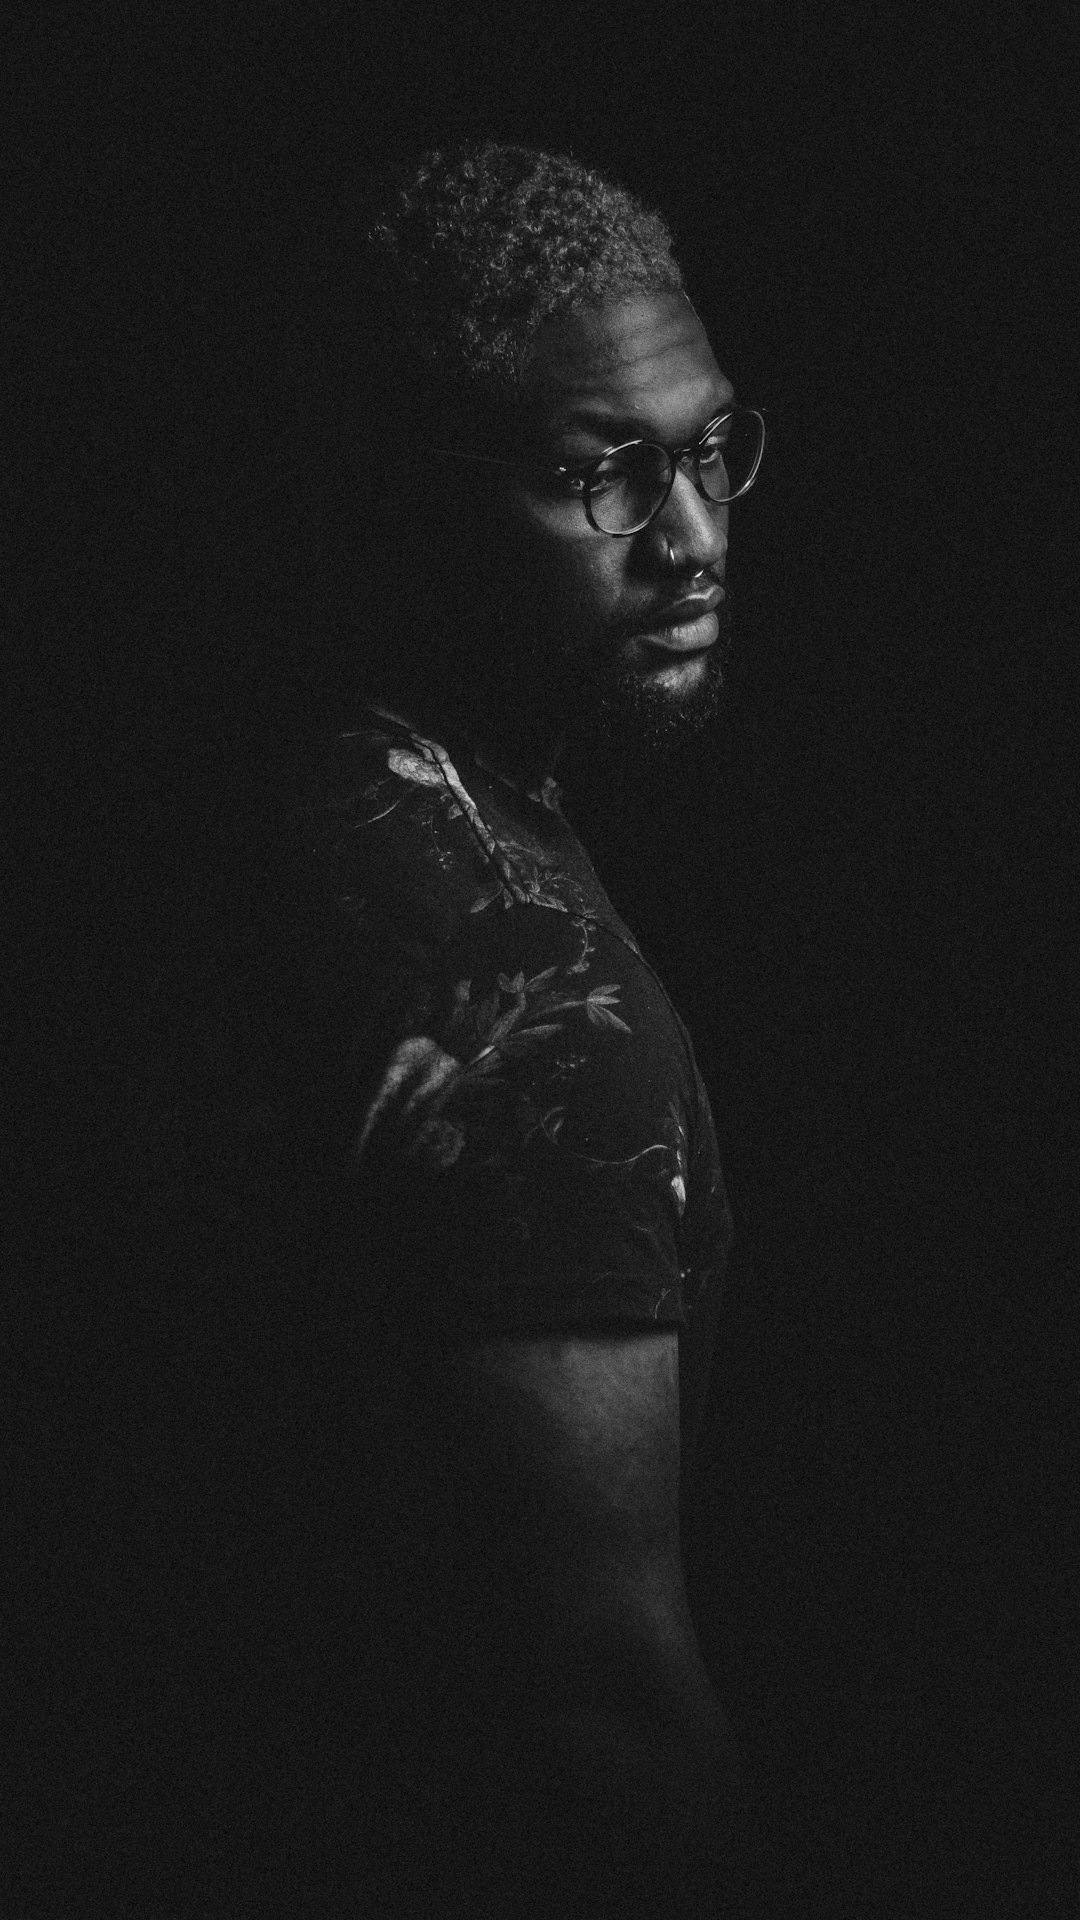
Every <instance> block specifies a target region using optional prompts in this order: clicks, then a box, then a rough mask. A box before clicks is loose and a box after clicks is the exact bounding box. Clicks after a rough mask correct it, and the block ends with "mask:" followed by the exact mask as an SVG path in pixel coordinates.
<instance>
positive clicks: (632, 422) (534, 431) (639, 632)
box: [485, 294, 734, 748]
mask: <svg viewBox="0 0 1080 1920" xmlns="http://www.w3.org/2000/svg"><path fill="white" fill-rule="evenodd" d="M530 394H531V396H532V398H531V404H530V407H529V410H528V417H527V421H526V433H527V440H528V448H529V451H530V454H533V453H534V454H535V456H536V457H537V458H538V459H539V460H541V461H543V462H544V463H548V462H550V464H551V465H552V466H564V465H565V466H569V467H571V468H578V467H581V466H583V465H585V464H586V463H588V462H589V461H591V460H595V459H597V458H598V457H599V456H600V455H601V454H602V453H604V452H605V451H606V450H607V449H608V448H610V447H612V446H615V445H617V444H619V443H621V442H623V441H626V440H633V439H654V440H658V441H660V442H662V443H664V444H665V445H668V446H675V447H682V446H686V445H687V444H688V443H689V442H690V441H692V440H693V439H694V438H695V437H696V436H697V435H698V434H699V433H700V432H701V430H702V428H703V427H704V426H705V425H706V424H707V423H708V422H709V421H710V420H711V419H712V418H713V417H714V416H715V415H716V414H717V413H720V412H722V411H723V409H724V407H725V406H727V405H728V404H729V403H730V402H731V401H732V400H733V398H734V390H733V388H732V386H731V384H730V382H729V381H728V380H726V379H725V378H724V375H723V374H722V373H721V372H720V369H719V367H718V366H717V364H716V361H715V359H714V357H713V352H712V349H711V347H710V345H709V342H708V339H707V338H706V335H705V331H704V328H703V327H702V325H701V322H700V320H699V319H698V317H697V315H696V314H695V312H694V310H693V308H692V306H691V305H690V303H689V301H688V300H687V299H686V298H685V297H684V296H683V295H682V294H660V295H656V294H652V295H646V294H639V295H634V296H632V297H629V298H624V299H620V300H616V301H612V302H611V303H610V304H608V305H605V306H602V307H600V308H594V309H583V310H581V311H580V312H578V313H576V314H574V315H572V316H571V317H570V318H568V319H565V320H560V321H558V322H553V323H551V324H550V325H549V326H548V327H547V328H546V329H544V330H543V332H542V333H541V335H540V337H539V340H538V343H537V346H536V349H535V352H534V357H533V360H532V362H531V384H530ZM498 489H499V496H498V497H499V510H498V514H497V516H496V521H497V525H496V529H495V531H496V535H497V538H496V545H495V550H494V552H493V554H492V559H493V563H494V573H493V579H492V580H491V581H489V582H487V583H485V586H486V590H487V591H491V590H492V587H494V591H495V592H496V593H497V594H498V593H500V592H501V593H502V594H504V595H505V599H504V601H503V605H502V607H501V608H498V607H497V608H496V609H495V611H496V614H497V624H498V627H499V629H500V631H501V633H502V634H503V636H504V640H503V644H505V645H507V646H510V647H513V648H515V649H517V648H522V649H527V650H528V652H527V657H522V656H519V657H518V659H517V661H516V663H515V678H516V679H517V684H518V686H519V688H520V690H521V693H522V696H523V697H527V698H528V699H530V700H538V701H540V702H541V703H542V704H543V706H544V708H545V710H546V712H547V713H548V714H549V715H550V716H551V718H552V720H553V721H554V722H555V723H556V726H557V728H558V729H560V730H561V731H562V732H563V733H564V734H566V735H568V736H569V737H571V738H572V737H573V736H574V735H580V734H584V735H585V737H588V736H589V735H590V734H595V732H596V731H597V729H599V730H601V731H602V732H603V733H605V734H607V735H608V736H614V737H620V736H622V737H627V736H628V737H630V738H631V739H633V740H634V741H636V742H637V743H638V744H640V745H642V746H645V747H651V748H659V747H663V746H664V745H666V744H669V743H670V742H672V741H674V740H677V739H679V738H680V737H683V736H684V735H685V734H686V733H688V732H692V731H696V730H697V728H698V727H700V726H701V725H702V724H703V723H704V721H705V720H706V719H707V718H708V717H709V716H710V715H711V714H712V713H713V711H714V710H715V707H716V704H717V700H718V695H719V691H720V686H721V682H722V658H723V655H724V652H725V640H726V631H727V608H726V605H725V601H724V596H723V588H722V582H723V578H724V565H725V555H726V552H727V534H728V508H727V507H726V506H720V505H717V504H715V503H714V502H712V501H710V500H707V499H705V498H703V497H702V495H701V494H700V493H699V492H698V491H697V489H696V487H695V485H694V481H693V479H692V477H691V476H690V474H688V473H686V472H684V471H682V470H681V469H680V471H679V472H678V473H677V475H676V478H675V483H674V486H673V488H672V491H671V493H670V495H669V496H668V499H667V501H666V502H665V505H664V507H663V508H662V510H661V512H660V513H659V514H658V515H657V517H656V519H655V520H653V521H652V522H651V524H650V525H649V526H647V527H645V528H643V529H642V530H641V531H640V532H639V533H635V534H631V535H629V536H628V537H625V538H621V539H620V538H615V537H613V536H612V535H610V534H606V533H600V532H597V531H596V529H595V528H594V527H592V526H590V524H589V521H588V519H587V518H586V514H585V511H584V508H583V506H582V502H581V498H580V496H579V495H574V494H573V493H572V492H569V491H568V490H567V489H566V487H565V484H564V483H563V482H561V481H559V480H554V481H551V482H549V481H548V480H546V479H545V477H544V476H543V475H535V476H534V475H533V474H532V473H517V472H511V471H510V470H506V472H505V473H504V474H502V475H500V479H499V482H498ZM684 603H689V604H684ZM518 676H520V677H518Z"/></svg>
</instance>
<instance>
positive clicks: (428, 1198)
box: [312, 709, 732, 1389]
mask: <svg viewBox="0 0 1080 1920" xmlns="http://www.w3.org/2000/svg"><path fill="white" fill-rule="evenodd" d="M312 824H313V829H314V841H315V845H316V848H317V852H318V855H319V858H320V861H321V863H322V870H323V872H324V874H325V881H326V889H327V898H328V899H330V900H332V903H333V914H334V916H335V920H336V940H337V943H338V961H337V968H338V976H339V981H340V991H341V993H342V1001H341V1008H342V1016H343V1019H344V1021H345V1023H346V1030H347V1032H348V1047H347V1054H348V1065H347V1072H346V1075H345V1081H346V1085H345V1090H344V1097H343V1107H342V1111H343V1114H344V1115H345V1116H347V1123H348V1126H349V1132H350V1138H349V1142H348V1149H347V1150H348V1156H349V1164H350V1172H349V1175H348V1182H347V1184H348V1188H349V1194H350V1196H351V1197H350V1198H349V1199H348V1200H347V1202H346V1205H345V1208H344V1214H343V1220H342V1225H341V1230H340V1241H339V1247H338V1257H339V1258H340V1259H341V1260H343V1261H344V1262H345V1263H346V1264H348V1262H349V1260H350V1258H353V1257H356V1258H360V1257H362V1256H367V1260H366V1265H367V1271H368V1273H369V1276H370V1284H371V1285H372V1286H373V1288H374V1292H375V1294H376V1296H377V1299H378V1311H379V1314H380V1316H381V1318H382V1322H383V1324H384V1326H385V1327H387V1328H388V1329H390V1330H392V1331H397V1332H398V1333H400V1334H402V1335H403V1336H404V1337H406V1338H409V1337H413V1336H416V1335H418V1334H419V1335H421V1336H422V1337H424V1338H430V1337H432V1336H441V1337H445V1338H454V1337H460V1336H462V1335H469V1334H472V1335H482V1334H484V1333H498V1332H506V1333H509V1332H529V1331H540V1330H543V1329H551V1330H559V1329H563V1330H566V1329H570V1328H574V1327H579V1326H585V1325H601V1324H605V1323H607V1324H613V1323H614V1324H618V1323H623V1324H627V1325H634V1324H638V1325H643V1326H644V1325H653V1326H674V1327H678V1328H679V1329H681V1330H682V1331H681V1337H680V1346H684V1345H685V1346H686V1347H687V1348H690V1347H701V1348H707V1347H709V1346H711V1329H712V1323H713V1319H714V1315H715V1305H716V1298H717V1295H718V1289H719V1284H720V1281H721V1277H722V1273H723V1269H724V1265H725V1261H726V1258H727V1255H728V1251H729V1247H730V1242H731V1237H732V1229H731V1220H730V1214H729V1211H728V1206H727V1201H726V1197H725V1194H724V1187H723V1180H722V1176H721V1171H720V1166H719V1161H718V1156H717V1148H716V1139H715V1134H714V1130H713V1124H712V1119H711V1116H710V1112H709V1106H708V1100H707V1097H706V1094H705V1090H704V1087H703V1085H702V1082H701V1079H700V1076H699V1074H698V1071H697V1068H696V1065H695V1062H694V1057H693V1052H692V1049H691V1046H690V1042H689V1039H688V1037H687V1035H686V1032H685V1029H684V1028H683V1026H682V1024H681V1022H680V1021H679V1019H678V1016H677V1014H676V1013H675V1011H674V1010H673V1008H672V1006H671V1004H670V1002H669V1000H668V998H667V996H666V994H665V992H664V990H663V988H662V986H661V985H660V983H659V981H658V980H657V979H656V977H655V975H654V974H653V972H652V970H651V968H650V967H649V965H648V964H647V962H646V960H645V959H644V958H643V956H642V954H641V952H640V950H639V948H638V946H637V943H636V942H635V940H634V938H633V936H632V935H631V933H630V932H629V931H628V929H627V928H626V927H625V926H624V925H623V923H622V921H621V920H620V919H619V917H618V915H617V914H616V913H615V911H614V909H613V908H612V906H611V904H610V902H609V901H608V899H607V898H606V896H605V894H604V892H603V890H602V888H601V886H600V883H599V881H598V879H597V877H596V875H595V873H594V872H593V869H592V867H591V865H590V863H589V861H588V858H587V856H586V854H585V852H584V850H583V848H582V847H581V845H580V842H579V841H578V840H577V839H576V837H575V835H574V834H573V832H572V830H571V828H570V827H569V825H568V823H567V821H566V820H565V818H564V816H563V815H562V813H561V811H560V809H559V802H558V793H557V790H556V788H555V786H554V782H553V781H551V780H548V781H546V782H545V783H544V784H543V785H542V786H540V787H537V788H533V789H532V790H525V788H524V787H523V786H519V785H517V784H516V783H514V782H511V781H510V780H508V779H506V778H505V777H504V776H501V775H500V774H499V773H497V772H496V771H495V769H494V768H492V767H491V766H487V765H485V764H484V763H483V762H482V761H481V760H480V759H478V758H477V757H476V756H475V755H474V754H473V753H471V752H470V750H469V749H468V747H467V746H466V745H465V744H464V743H459V742H457V741H455V742H454V743H453V751H452V752H451V750H450V748H449V747H448V746H446V745H444V744H442V743H441V742H440V741H436V740H433V739H429V738H426V737H425V736H424V735H422V734H420V733H419V732H417V731H416V730H415V729H414V728H413V727H412V726H411V725H410V724H409V723H408V722H406V721H405V720H402V719H400V718H398V717H397V716H394V715H391V714H389V713H387V712H385V711H383V710H381V709H376V710H373V711H371V712H370V713H369V714H368V716H367V717H366V722H365V724H364V726H363V727H361V728H359V729H357V730H356V731H353V732H349V733H347V734H345V735H343V736H341V737H340V738H339V739H338V740H337V742H336V743H335V747H334V753H333V760H332V764H331V766H330V768H329V770H328V772H327V775H326V777H325V779H324V780H323V782H322V783H321V785H320V789H319V792H318V794H317V797H316V801H315V806H314V812H313V816H312ZM372 1253H374V1255H375V1257H374V1259H371V1257H370V1256H371V1255H372ZM691 1330H695V1331H696V1332H697V1333H698V1335H699V1338H698V1340H697V1341H691V1339H690V1337H689V1336H690V1334H691ZM681 1358H682V1363H683V1372H684V1376H685V1381H686V1385H687V1386H689V1384H690V1382H691V1380H696V1384H697V1386H698V1388H699V1389H703V1387H704V1371H705V1362H706V1354H705V1352H704V1351H702V1352H701V1354H700V1356H698V1355H697V1354H695V1355H693V1356H692V1355H691V1353H690V1352H689V1351H688V1352H687V1353H686V1354H684V1355H682V1356H681ZM693 1358H699V1364H698V1365H697V1366H694V1365H693V1364H692V1359H693Z"/></svg>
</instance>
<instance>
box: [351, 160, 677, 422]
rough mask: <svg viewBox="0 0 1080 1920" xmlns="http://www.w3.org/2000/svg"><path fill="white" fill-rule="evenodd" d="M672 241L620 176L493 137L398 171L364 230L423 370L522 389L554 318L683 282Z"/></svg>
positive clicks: (382, 287)
mask: <svg viewBox="0 0 1080 1920" xmlns="http://www.w3.org/2000/svg"><path fill="white" fill-rule="evenodd" d="M672 246H673V243H672V236H671V233H670V232H669V230H668V227H667V226H666V224H665V222H664V221H663V219H662V218H661V216H660V215H659V214H658V213H654V212H653V211H651V209H649V208H648V207H646V206H645V205H643V203H642V202H641V201H640V200H638V199H636V198H635V196H634V195H633V194H631V193H629V192H628V191H627V190H626V189H625V188H624V187H621V186H618V185H616V184H615V183H614V182H612V181H609V180H606V179H604V178H603V177H602V176H601V175H600V174H598V173H596V172H594V171H593V170H592V169H591V168H588V167H585V166H582V165H581V164H580V163H579V162H578V161H576V160H572V159H569V158H567V157H564V156H561V155H555V154H549V153H541V152H539V151H537V150H536V149H534V148H531V147H522V146H501V145H498V144H497V143H496V142H494V141H490V140H489V141H485V142H483V143H482V144H479V145H465V146H458V147H454V148H452V149H450V150H448V151H442V150H437V151H435V152H433V153H429V154H427V155H425V157H424V158H423V159H422V160H421V161H420V162H419V163H418V164H414V166H413V167H412V168H411V170H410V171H409V172H408V174H407V175H405V176H404V177H400V176H399V180H398V183H397V186H396V189H395V190H394V191H393V193H392V194H391V196H390V197H389V198H388V200H387V202H386V204H385V206H384V209H383V211H382V212H381V214H380V215H379V216H378V217H377V219H376V220H375V222H374V224H373V226H372V228H371V230H370V233H369V236H368V271H369V275H370V278H369V280H368V295H369V298H371V297H372V296H374V299H375V301H376V303H377V305H378V306H379V307H381V309H382V313H383V315H384V316H385V319H384V325H385V326H386V327H387V328H389V329H390V330H391V331H392V333H393V334H394V336H395V346H396V349H397V351H398V352H399V353H400V352H401V351H402V349H404V352H405V356H406V358H407V360H408V361H409V362H410V363H411V367H412V370H413V372H414V375H415V377H417V378H419V379H420V380H421V381H423V382H424V383H425V384H429V383H430V384H434V383H435V382H437V381H439V380H444V381H449V382H451V383H453V384H454V385H456V386H457V387H459V388H460V387H470V388H479V389H483V390H486V391H487V392H488V393H489V394H491V395H492V396H493V397H494V396H498V397H499V398H502V399H504V400H505V399H513V398H515V397H517V396H518V395H519V394H520V391H521V387H522V384H523V382H524V380H525V377H526V372H527V362H528V354H529V348H530V346H531V343H532V341H533V338H534V336H535V334H536V332H537V330H538V329H539V328H540V327H541V326H542V325H543V323H544V322H545V321H548V320H552V319H556V318H559V317H561V316H562V315H564V314H566V313H568V312H570V311H571V310H572V309H574V308H575V307H578V306H582V305H586V306H588V305H595V304H598V303H599V302H600V301H602V300H605V299H611V298H619V297H621V296H624V295H628V294H632V293H639V292H646V293H678V292H682V291H684V290H685V289H684V283H683V276H682V273H681V271H680V268H679V266H678V264H677V262H676V260H675V258H674V254H673V251H672Z"/></svg>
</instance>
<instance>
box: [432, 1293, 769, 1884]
mask: <svg viewBox="0 0 1080 1920" xmlns="http://www.w3.org/2000/svg"><path fill="white" fill-rule="evenodd" d="M451 1386H452V1391H453V1394H454V1399H455V1403H456V1406H457V1408H458V1411H459V1414H460V1416H461V1427H462V1431H463V1433H464V1436H465V1457H466V1459H471V1460H472V1462H473V1464H474V1465H475V1470H476V1473H477V1485H478V1486H479V1485H481V1484H483V1485H484V1486H485V1489H489V1488H490V1487H491V1484H492V1479H494V1483H495V1494H494V1499H493V1500H492V1499H491V1498H490V1497H486V1499H485V1506H484V1514H485V1519H484V1524H485V1526H486V1527H488V1528H489V1529H490V1531H491V1536H492V1537H491V1540H490V1552H491V1556H492V1558H493V1560H494V1561H495V1562H496V1563H497V1565H498V1567H499V1569H500V1572H501V1579H502V1584H503V1590H504V1596H505V1603H506V1609H507V1618H508V1620H509V1621H510V1622H512V1626H511V1629H510V1630H511V1632H512V1633H513V1632H516V1633H517V1634H519V1635H520V1640H521V1645H522V1650H523V1656H524V1655H525V1653H526V1651H527V1655H528V1659H529V1660H530V1661H532V1662H534V1663H535V1664H534V1665H533V1666H532V1672H533V1674H534V1686H533V1691H532V1694H531V1698H530V1702H529V1707H528V1711H527V1713H526V1715H525V1725H524V1726H523V1729H522V1742H523V1752H524V1756H525V1765H526V1766H527V1768H528V1775H529V1779H530V1791H529V1793H528V1794H527V1795H526V1796H525V1802H524V1810H523V1816H522V1821H523V1824H522V1827H521V1830H520V1833H519V1834H518V1836H517V1837H516V1840H515V1842H514V1845H515V1847H516V1850H517V1853H518V1862H517V1865H518V1867H519V1869H520V1872H521V1877H522V1880H523V1881H524V1882H526V1883H528V1884H529V1885H530V1886H531V1887H532V1889H533V1893H534V1895H535V1899H536V1909H535V1910H536V1911H537V1912H542V1911H545V1910H546V1911H549V1912H553V1911H556V1910H557V1911H559V1912H560V1913H565V1914H566V1916H567V1920H577V1915H578V1913H580V1915H581V1916H582V1920H584V1915H585V1914H589V1915H590V1916H592V1915H598V1914H602V1913H606V1912H607V1911H608V1910H609V1908H610V1911H612V1912H616V1911H618V1912H620V1913H621V1914H623V1915H624V1916H626V1920H632V1916H633V1915H634V1914H635V1913H636V1912H637V1911H638V1910H639V1907H638V1906H637V1905H635V1904H634V1903H635V1902H638V1901H640V1911H641V1912H642V1913H645V1912H649V1913H650V1915H653V1914H657V1913H659V1912H660V1911H662V1910H663V1909H662V1908H661V1907H659V1906H658V1904H657V1902H658V1900H660V1899H661V1898H663V1899H667V1898H668V1897H669V1896H670V1899H671V1910H672V1911H681V1913H682V1914H683V1915H684V1916H686V1917H687V1920H692V1914H693V1909H692V1908H690V1907H688V1906H687V1904H686V1901H687V1898H688V1897H689V1896H688V1890H689V1884H690V1879H691V1878H692V1870H691V1863H692V1862H693V1861H694V1860H695V1859H696V1860H697V1862H698V1870H699V1872H703V1873H704V1876H705V1879H706V1880H709V1879H711V1878H712V1877H713V1875H714V1873H715V1874H719V1875H721V1876H722V1874H723V1866H724V1853H725V1844H726V1841H725V1836H726V1835H727V1834H728V1833H729V1832H730V1829H731V1826H732V1823H733V1820H734V1816H735V1812H736V1807H737V1803H738V1800H739V1797H740V1787H739V1781H738V1768H737V1761H736V1759H735V1756H734V1753H733V1750H732V1746H731V1742H730V1737H729V1735H728V1732H727V1728H726V1723H725V1721H724V1717H723V1714H722V1712H721V1709H720V1706H719V1702H718V1701H717V1698H716V1695H715V1692H714V1690H713V1688H712V1685H711V1683H710V1680H709V1677H708V1674H707V1672H706V1669H705V1666H704V1663H703V1661H702V1658H701V1654H700V1650H699V1648H698V1645H697V1640H696V1636H695V1633H694V1628H693V1623H692V1620H691V1617H690V1612H689V1607H688V1604H687V1598H686V1590H685V1585H684V1579H683V1570H682V1562H681V1554H680V1544H679V1391H678V1386H679V1383H678V1345H677V1336H676V1334H675V1333H674V1331H671V1330H666V1329H660V1330H655V1331H654V1330H648V1331H643V1332H636V1331H635V1332H622V1331H619V1332H614V1333H600V1332H589V1333H582V1334H579V1335H574V1336H564V1335H560V1336H557V1337H531V1338H500V1339H494V1340H485V1341H482V1342H475V1343H472V1344H470V1345H468V1346H466V1347H464V1348H461V1349H458V1350H457V1351H456V1352H455V1354H454V1357H453V1359H452V1361H451ZM538 1649H539V1655H538V1656H537V1650H538ZM538 1856H544V1857H543V1858H540V1857H538ZM556 1858H561V1860H562V1869H561V1871H560V1870H557V1869H556V1868H555V1865H554V1861H555V1859H556ZM511 1864H513V1863H511ZM549 1871H550V1872H552V1873H554V1874H555V1875H556V1879H555V1881H553V1882H552V1884H551V1885H550V1886H549V1885H548V1884H547V1881H546V1875H547V1874H548V1872H549ZM677 1889H678V1891H677ZM715 1892H716V1893H718V1894H721V1895H722V1886H720V1885H718V1886H716V1887H715ZM571 1899H573V1901H574V1902H575V1904H574V1905H570V1904H567V1903H568V1902H569V1901H570V1900H571ZM545 1901H547V1902H548V1903H549V1904H548V1906H547V1908H546V1909H545ZM555 1901H558V1902H561V1903H562V1904H560V1905H559V1906H558V1908H556V1907H555V1905H554V1904H552V1903H554V1902H555ZM514 1910H515V1909H513V1908H512V1907H510V1906H509V1905H508V1907H507V1911H508V1912H510V1911H514ZM703 1911H704V1909H703Z"/></svg>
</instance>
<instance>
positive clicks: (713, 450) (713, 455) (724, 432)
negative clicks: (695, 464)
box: [698, 421, 731, 467]
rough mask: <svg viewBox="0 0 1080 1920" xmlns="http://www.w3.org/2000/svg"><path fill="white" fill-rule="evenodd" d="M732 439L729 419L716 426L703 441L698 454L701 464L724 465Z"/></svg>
mask: <svg viewBox="0 0 1080 1920" xmlns="http://www.w3.org/2000/svg"><path fill="white" fill-rule="evenodd" d="M730 439H731V428H730V426H729V424H728V422H727V421H723V422H722V423H721V425H720V426H718V427H714V428H713V429H712V431H711V433H709V434H708V435H707V436H706V438H705V439H704V440H702V442H701V445H700V451H699V454H698V461H699V464H700V465H701V466H703V467H719V466H722V465H723V462H724V458H725V455H726V454H727V449H728V442H729V440H730Z"/></svg>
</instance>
